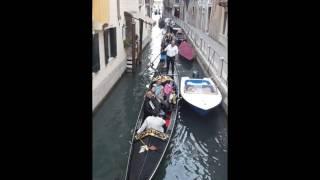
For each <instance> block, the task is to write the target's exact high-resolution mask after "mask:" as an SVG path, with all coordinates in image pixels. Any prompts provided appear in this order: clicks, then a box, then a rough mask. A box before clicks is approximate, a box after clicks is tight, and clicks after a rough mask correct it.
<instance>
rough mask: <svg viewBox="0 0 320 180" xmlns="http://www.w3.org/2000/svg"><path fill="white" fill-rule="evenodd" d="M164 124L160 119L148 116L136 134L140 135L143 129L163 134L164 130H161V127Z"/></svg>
mask: <svg viewBox="0 0 320 180" xmlns="http://www.w3.org/2000/svg"><path fill="white" fill-rule="evenodd" d="M165 123H166V121H165V120H163V119H162V118H161V117H156V116H148V117H147V118H146V119H145V120H144V122H143V124H142V126H141V127H140V129H139V130H138V131H137V133H141V132H142V131H144V130H145V129H149V128H152V129H155V130H157V131H160V132H164V129H163V127H162V126H163V125H164V124H165Z"/></svg>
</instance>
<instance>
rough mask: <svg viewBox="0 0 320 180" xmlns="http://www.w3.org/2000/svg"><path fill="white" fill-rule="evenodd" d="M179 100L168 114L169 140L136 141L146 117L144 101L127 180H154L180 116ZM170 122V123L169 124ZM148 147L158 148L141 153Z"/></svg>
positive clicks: (175, 79)
mask: <svg viewBox="0 0 320 180" xmlns="http://www.w3.org/2000/svg"><path fill="white" fill-rule="evenodd" d="M158 68H159V67H158ZM155 79H157V78H156V77H155V78H154V80H153V82H152V83H151V84H150V85H149V86H148V87H152V84H153V83H155ZM173 81H174V84H175V88H176V92H177V96H178V97H179V92H180V89H179V77H178V75H176V77H174V78H173ZM178 105H179V100H178V102H177V104H176V105H175V106H174V107H173V109H172V111H171V112H168V115H169V117H170V120H166V131H165V134H167V135H168V138H167V139H165V140H162V139H159V138H157V137H153V136H146V137H144V138H143V139H142V141H140V140H136V139H135V136H136V131H137V130H138V129H139V128H140V127H141V125H142V123H143V121H144V119H145V117H144V112H143V106H144V101H143V103H142V106H141V108H140V113H139V115H138V120H137V122H136V126H135V129H134V133H133V136H132V140H131V147H130V151H129V157H128V163H127V170H126V177H125V179H126V180H141V179H143V180H145V179H149V180H150V179H152V178H153V177H154V175H155V173H156V171H157V169H158V167H159V165H160V163H161V160H162V159H163V157H164V154H165V153H166V150H167V148H168V145H169V143H170V140H171V137H172V134H173V131H174V127H175V122H176V118H177V114H178V107H179V106H178ZM168 122H169V123H168ZM143 145H147V146H151V145H153V146H155V147H157V150H156V151H150V150H149V151H146V152H142V153H139V151H140V148H141V146H143Z"/></svg>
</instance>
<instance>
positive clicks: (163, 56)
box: [160, 46, 167, 70]
mask: <svg viewBox="0 0 320 180" xmlns="http://www.w3.org/2000/svg"><path fill="white" fill-rule="evenodd" d="M164 48H165V47H164V46H162V47H161V53H160V68H161V70H162V69H163V68H164V65H165V61H166V58H167V52H166V51H165V50H164Z"/></svg>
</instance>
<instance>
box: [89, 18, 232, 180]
mask: <svg viewBox="0 0 320 180" xmlns="http://www.w3.org/2000/svg"><path fill="white" fill-rule="evenodd" d="M156 19H158V17H156ZM161 39H162V30H160V29H159V28H158V27H157V26H155V27H154V28H153V30H152V41H151V42H150V44H149V45H148V46H147V47H146V48H145V50H144V52H143V54H142V64H141V66H140V67H139V68H138V69H137V72H135V73H125V74H124V75H123V76H122V78H121V79H120V80H119V82H118V83H117V84H116V85H115V87H114V88H113V89H112V91H111V92H110V93H109V95H108V96H107V97H106V98H105V99H104V101H103V102H102V103H101V105H100V106H99V107H98V109H97V110H96V111H95V113H94V114H93V118H92V121H93V180H122V179H123V178H124V176H125V170H126V164H127V158H128V153H129V148H130V144H129V141H130V140H131V137H132V133H133V129H134V126H135V123H136V118H137V116H138V113H139V110H140V106H141V104H142V100H143V95H144V91H145V85H146V84H145V81H144V80H145V79H146V78H147V77H146V74H145V73H142V72H143V71H144V70H145V67H146V66H147V64H148V63H149V62H150V61H152V60H153V59H155V57H156V56H157V55H158V54H159V52H160V42H161ZM176 65H177V68H178V71H179V73H180V75H181V76H191V75H192V72H193V71H194V70H197V71H199V73H200V76H203V71H202V70H201V68H200V66H199V64H198V63H197V62H196V61H194V62H191V63H190V62H186V61H184V60H177V61H176ZM155 179H156V180H172V179H180V180H189V179H190V180H194V179H212V180H214V179H216V180H226V179H227V116H226V114H225V112H224V111H223V109H222V107H221V106H219V107H217V108H215V109H214V110H212V111H211V112H210V113H209V114H208V115H207V116H205V117H202V116H199V115H198V114H196V113H194V112H193V111H192V110H191V108H190V106H189V105H188V104H187V103H186V102H182V103H181V108H180V110H179V115H178V119H177V124H176V128H175V133H174V136H173V138H172V141H171V144H170V146H169V148H168V150H167V153H166V155H165V157H164V159H163V161H162V163H161V165H160V167H159V169H158V172H157V173H156V175H155Z"/></svg>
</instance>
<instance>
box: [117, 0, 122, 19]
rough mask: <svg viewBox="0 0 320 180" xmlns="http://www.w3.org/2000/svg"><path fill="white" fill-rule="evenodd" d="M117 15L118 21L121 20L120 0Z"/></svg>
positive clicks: (118, 0)
mask: <svg viewBox="0 0 320 180" xmlns="http://www.w3.org/2000/svg"><path fill="white" fill-rule="evenodd" d="M117 15H118V20H119V19H121V16H120V0H117Z"/></svg>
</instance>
